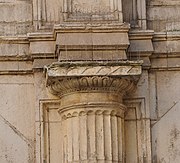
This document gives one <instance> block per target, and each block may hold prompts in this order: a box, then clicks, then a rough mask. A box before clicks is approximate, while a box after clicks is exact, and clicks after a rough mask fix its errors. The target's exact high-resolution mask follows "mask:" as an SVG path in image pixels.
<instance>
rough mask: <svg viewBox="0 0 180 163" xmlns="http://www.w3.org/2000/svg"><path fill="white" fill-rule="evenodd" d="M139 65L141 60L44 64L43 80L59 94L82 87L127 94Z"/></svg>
mask: <svg viewBox="0 0 180 163" xmlns="http://www.w3.org/2000/svg"><path fill="white" fill-rule="evenodd" d="M141 65H142V61H119V62H117V61H116V62H113V61H106V62H93V61H91V62H90V61H89V62H87V61H86V62H55V63H52V64H51V65H49V66H47V67H46V83H47V87H49V88H50V90H51V93H53V94H56V95H60V96H61V95H63V94H66V93H67V91H71V92H74V91H77V90H78V91H79V90H81V89H83V90H87V91H89V90H90V89H95V90H98V91H104V90H106V91H107V92H109V91H115V92H121V93H122V92H126V93H127V92H128V90H132V89H131V87H132V86H133V87H134V86H135V85H136V83H137V81H138V79H139V77H140V75H141V73H142V68H141ZM121 85H122V88H121V87H120V86H121ZM124 88H126V90H124ZM123 94H124V93H123Z"/></svg>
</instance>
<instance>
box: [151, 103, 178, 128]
mask: <svg viewBox="0 0 180 163" xmlns="http://www.w3.org/2000/svg"><path fill="white" fill-rule="evenodd" d="M179 102H180V100H178V101H177V102H174V104H173V105H172V106H171V107H170V108H169V109H168V110H167V111H166V112H165V113H164V114H163V115H162V116H161V117H159V118H158V119H157V121H156V122H155V123H154V124H153V125H152V127H153V126H155V125H156V124H157V123H158V122H159V121H160V120H161V119H162V118H163V117H164V116H165V115H166V114H167V113H169V112H170V111H171V110H172V109H173V108H174V107H175V106H176V105H177V104H178V103H179Z"/></svg>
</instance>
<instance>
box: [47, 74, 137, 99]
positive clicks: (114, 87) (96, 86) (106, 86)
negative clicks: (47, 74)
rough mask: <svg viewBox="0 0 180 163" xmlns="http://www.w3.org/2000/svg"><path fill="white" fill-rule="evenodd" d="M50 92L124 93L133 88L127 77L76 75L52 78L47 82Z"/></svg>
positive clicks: (60, 93)
mask: <svg viewBox="0 0 180 163" xmlns="http://www.w3.org/2000/svg"><path fill="white" fill-rule="evenodd" d="M48 87H49V89H50V92H51V93H53V94H55V95H58V96H63V95H65V94H69V93H72V92H78V91H80V92H81V91H83V92H89V91H93V92H98V91H104V92H117V93H121V94H125V93H128V92H131V91H133V90H134V87H135V85H134V81H133V80H131V79H128V78H112V77H97V76H95V77H77V78H65V79H61V80H57V79H54V80H52V81H51V83H48Z"/></svg>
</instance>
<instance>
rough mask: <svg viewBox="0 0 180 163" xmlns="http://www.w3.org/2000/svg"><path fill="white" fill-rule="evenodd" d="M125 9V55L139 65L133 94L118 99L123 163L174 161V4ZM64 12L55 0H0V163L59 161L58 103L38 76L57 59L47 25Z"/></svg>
mask: <svg viewBox="0 0 180 163" xmlns="http://www.w3.org/2000/svg"><path fill="white" fill-rule="evenodd" d="M145 2H146V4H145ZM124 3H125V1H123V4H124ZM130 4H131V5H132V6H133V4H134V6H136V7H137V8H135V9H134V10H133V12H134V14H135V15H133V12H129V11H125V9H123V10H122V11H123V12H126V14H125V15H126V19H124V20H126V21H127V22H133V25H131V30H130V32H129V36H128V39H129V40H130V48H129V49H128V50H129V51H128V52H129V53H128V57H129V59H136V60H137V59H138V60H139V59H143V60H144V64H143V73H142V76H141V78H140V80H139V82H138V84H137V90H136V92H134V93H132V94H130V95H128V96H126V97H125V98H124V101H125V104H126V105H127V107H128V108H129V110H128V112H127V113H126V118H125V130H126V131H125V135H126V137H125V139H124V141H125V146H126V148H127V149H128V150H126V152H125V157H126V163H141V162H148V163H150V162H153V163H179V160H180V147H179V146H180V123H179V121H180V120H179V108H180V103H179V101H180V84H179V81H180V58H179V56H180V33H179V31H180V1H179V0H173V1H172V0H148V1H141V2H140V0H137V1H131V3H130ZM140 4H141V5H140ZM125 5H127V4H125ZM125 5H124V6H125ZM145 5H146V7H145V8H144V7H143V6H145ZM132 6H126V7H125V8H126V9H130V8H132ZM146 10H147V12H146ZM62 12H63V1H59V0H51V1H43V0H42V1H41V0H0V96H1V98H0V163H42V162H43V161H44V162H45V163H57V162H60V163H63V162H62V153H61V148H60V145H62V144H61V143H62V142H61V139H60V137H59V135H61V128H60V125H61V119H60V117H59V114H58V112H57V110H58V108H59V105H60V99H59V98H58V97H56V96H54V95H52V94H51V93H50V92H49V91H48V89H47V88H46V77H45V72H44V66H46V65H49V64H51V63H52V62H55V61H57V60H58V58H57V55H56V54H57V51H56V50H57V49H56V43H57V42H56V40H55V39H56V37H55V35H56V33H53V32H54V30H55V31H56V32H57V31H58V30H56V28H57V26H56V27H54V29H53V26H54V24H59V23H62V22H64V17H63V14H62ZM136 14H137V15H136ZM76 16H77V15H76V12H75V13H74V16H73V18H74V17H76ZM113 16H114V15H113ZM134 19H135V20H134ZM78 21H79V20H78ZM134 29H135V30H134ZM142 29H143V30H142ZM149 30H151V31H149ZM143 32H144V33H143ZM107 39H108V38H107ZM64 54H66V53H64ZM66 57H67V56H66ZM81 57H82V56H81Z"/></svg>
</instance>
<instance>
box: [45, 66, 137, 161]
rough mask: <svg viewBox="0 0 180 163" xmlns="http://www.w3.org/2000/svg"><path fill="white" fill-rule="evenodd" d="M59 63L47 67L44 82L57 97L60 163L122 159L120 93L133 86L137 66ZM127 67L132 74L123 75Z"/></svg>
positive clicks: (121, 105) (122, 124) (122, 135)
mask: <svg viewBox="0 0 180 163" xmlns="http://www.w3.org/2000/svg"><path fill="white" fill-rule="evenodd" d="M64 64H66V63H64ZM63 66H64V65H63V64H62V63H60V64H59V65H57V64H55V65H53V66H52V65H51V66H50V67H49V68H48V69H47V78H48V80H47V85H48V87H49V88H50V90H51V92H52V93H54V94H56V95H59V96H60V97H61V107H60V109H59V114H60V116H61V118H62V137H63V139H62V141H63V151H62V152H63V163H76V162H77V163H80V162H82V163H87V162H88V163H123V162H124V152H125V148H124V112H125V111H126V106H124V105H123V96H124V94H126V93H127V92H131V91H132V90H133V89H134V87H135V80H134V76H135V74H136V75H139V73H140V71H139V70H140V69H139V68H140V67H139V66H133V67H132V66H130V67H129V66H117V65H115V66H112V65H109V66H108V69H107V65H106V66H102V65H97V63H96V64H95V65H93V66H90V65H89V66H87V65H86V66H84V65H69V66H66V67H63ZM67 67H68V68H67ZM129 68H130V70H131V73H132V74H131V75H129V76H126V75H125V74H124V75H123V73H125V71H127V70H129ZM105 69H106V71H104V70H105ZM105 72H106V74H105ZM127 72H130V71H127ZM65 74H66V75H65ZM133 74H134V75H133Z"/></svg>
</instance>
